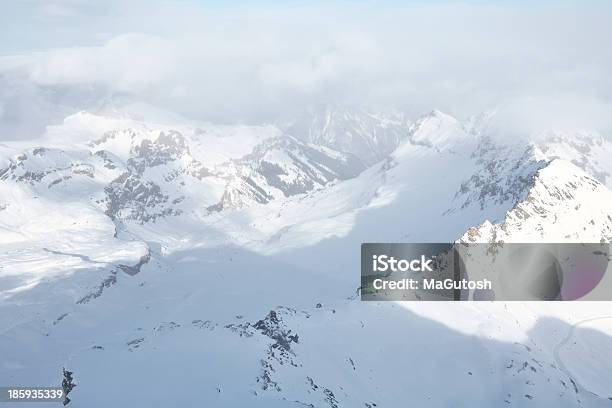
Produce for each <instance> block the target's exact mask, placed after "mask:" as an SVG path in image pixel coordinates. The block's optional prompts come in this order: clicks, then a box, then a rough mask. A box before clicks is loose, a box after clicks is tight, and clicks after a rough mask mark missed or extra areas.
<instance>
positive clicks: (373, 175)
mask: <svg viewBox="0 0 612 408" xmlns="http://www.w3.org/2000/svg"><path fill="white" fill-rule="evenodd" d="M145 116H146V115H138V114H135V113H134V112H132V111H128V110H126V111H120V110H118V111H112V112H111V111H105V112H98V113H87V112H80V113H77V114H74V115H72V116H69V117H67V118H66V119H65V120H64V122H63V123H62V124H60V125H57V126H50V127H48V128H47V132H46V134H45V135H43V136H42V137H40V138H37V139H32V140H28V141H18V142H5V143H2V144H0V246H1V248H2V249H1V250H0V333H1V334H2V336H0V350H2V355H3V356H5V357H4V360H3V361H2V362H0V378H2V379H4V381H3V382H4V383H6V384H15V385H19V384H41V385H42V384H45V385H51V384H55V383H59V382H60V381H61V379H62V368H66V369H68V370H70V371H71V372H73V376H74V381H75V383H76V384H77V386H76V387H75V388H74V389H73V390H72V391H71V394H70V397H71V399H72V402H71V404H74V406H87V407H98V406H99V407H110V406H116V407H122V406H196V403H195V401H201V402H202V403H204V404H205V405H206V404H208V405H210V406H262V407H299V406H310V407H332V408H338V407H358V406H360V407H369V408H372V407H394V406H399V405H400V402H401V405H402V406H404V405H407V406H413V405H414V406H440V407H442V406H449V401H455V402H456V403H457V404H456V405H457V406H530V404H534V406H535V405H538V406H568V407H570V406H571V407H575V406H585V407H587V406H609V404H610V399H611V398H612V392H611V391H610V389H609V380H610V376H609V374H605V375H604V374H602V373H609V372H611V371H606V370H607V369H610V370H612V366H611V365H610V363H609V362H610V361H612V354H611V353H612V346H611V344H610V337H605V338H604V337H601V338H600V337H597V336H598V334H597V333H600V332H602V331H606V330H608V331H609V328H610V326H609V324H610V323H609V322H610V320H605V316H604V317H602V316H600V314H601V313H598V309H599V306H598V305H593V304H574V305H572V306H570V305H557V307H552V306H550V307H549V306H542V305H538V304H523V303H521V304H519V303H511V304H501V303H495V304H492V303H477V304H469V305H463V304H461V305H459V304H431V303H429V304H408V305H406V304H400V303H392V302H388V303H382V304H381V303H367V304H366V303H360V302H359V300H358V298H357V297H356V294H358V287H359V261H360V258H359V245H360V243H362V242H454V241H456V240H463V241H469V242H488V243H494V242H500V241H502V242H513V241H514V242H541V241H547V242H600V241H601V242H612V191H611V189H612V176H611V175H612V142H611V141H610V139H609V138H607V137H605V136H604V135H602V134H600V133H599V132H597V131H594V130H572V129H567V130H562V131H560V130H555V131H550V132H547V133H544V134H536V135H522V136H521V137H516V136H515V135H512V136H510V135H505V134H500V133H499V131H498V130H497V131H495V132H496V133H493V131H492V130H491V129H493V128H492V127H490V126H488V123H489V122H490V121H492V120H494V118H495V114H494V113H487V114H483V115H480V116H478V117H474V118H472V119H470V120H468V121H465V122H464V121H461V120H458V119H456V118H453V117H452V116H450V115H447V114H445V113H442V112H439V111H433V112H431V113H430V114H428V115H426V116H424V117H421V118H418V119H417V120H414V121H412V120H408V119H407V118H406V117H405V116H404V115H401V114H380V113H370V112H366V111H363V110H358V109H346V108H337V109H324V110H322V111H321V112H318V113H309V114H306V115H304V116H303V117H301V118H298V119H297V120H295V122H294V123H291V124H289V125H284V126H275V125H258V126H256V125H253V126H247V125H213V124H206V123H193V122H191V121H187V120H182V119H181V118H180V117H177V116H174V115H171V114H167V115H162V116H158V118H157V119H155V118H151V117H145ZM544 309H545V311H543V310H544ZM543 316H549V317H548V318H543ZM594 317H598V318H599V320H597V319H594V320H593V321H592V323H591V325H592V327H591V328H590V329H588V328H581V327H578V326H572V327H571V328H570V325H572V324H577V325H579V324H580V325H581V324H582V322H583V321H584V322H587V321H589V319H593V318H594ZM597 324H600V325H601V326H597V327H596V325H597ZM589 330H590V331H589ZM597 330H599V332H597ZM568 336H569V337H568ZM572 336H574V337H572ZM570 338H571V341H570V340H568V339H570ZM589 350H591V351H589ZM606 353H607V354H606ZM594 366H597V367H596V368H592V367H594ZM606 381H607V382H606ZM165 389H172V390H182V391H181V393H178V394H177V393H175V392H172V393H166V392H164V390H165ZM536 403H537V404H536ZM139 404H140V405H139ZM606 404H608V405H606ZM451 405H452V404H451Z"/></svg>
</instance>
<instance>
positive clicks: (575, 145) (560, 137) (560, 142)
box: [536, 130, 612, 188]
mask: <svg viewBox="0 0 612 408" xmlns="http://www.w3.org/2000/svg"><path fill="white" fill-rule="evenodd" d="M536 140H537V142H536V143H537V145H538V146H539V147H540V149H541V151H542V153H543V154H544V155H545V156H546V157H548V158H549V159H554V158H561V159H563V160H567V161H570V162H572V163H573V164H575V165H576V166H578V167H580V168H581V169H582V170H584V171H585V172H587V173H588V174H590V175H592V176H593V177H594V178H596V179H597V180H598V181H599V182H601V183H602V184H604V185H606V186H608V188H612V177H611V175H612V160H610V157H612V142H611V141H610V139H606V138H604V137H603V135H601V134H600V133H598V132H593V131H585V130H578V131H571V132H570V131H566V132H560V131H554V132H548V133H546V134H544V135H539V137H538V138H537V139H536Z"/></svg>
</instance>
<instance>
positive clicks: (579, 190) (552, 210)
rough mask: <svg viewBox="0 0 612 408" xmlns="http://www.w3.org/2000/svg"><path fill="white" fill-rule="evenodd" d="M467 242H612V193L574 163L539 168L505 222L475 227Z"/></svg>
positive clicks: (467, 235)
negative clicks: (522, 198)
mask: <svg viewBox="0 0 612 408" xmlns="http://www.w3.org/2000/svg"><path fill="white" fill-rule="evenodd" d="M461 240H463V241H466V242H612V191H610V190H609V189H608V188H606V186H604V185H603V184H601V183H600V182H599V181H597V180H596V179H595V178H594V177H593V176H590V175H588V174H586V173H585V172H584V171H582V170H581V169H580V168H578V167H577V166H575V165H574V164H572V163H570V162H567V161H564V160H560V159H555V160H553V161H552V162H550V163H549V164H548V165H546V166H545V167H544V168H542V169H541V170H539V171H538V172H537V174H536V176H535V177H534V180H533V185H532V186H531V188H529V189H528V190H527V195H526V197H525V199H524V200H521V201H520V202H519V203H517V205H516V206H515V207H514V208H512V210H510V211H509V212H508V213H507V214H506V216H505V218H504V219H503V221H501V222H499V223H496V224H492V223H490V222H485V223H483V224H482V225H480V226H478V227H474V228H471V229H470V230H469V231H468V232H467V233H466V234H465V235H464V236H463V237H462V238H461Z"/></svg>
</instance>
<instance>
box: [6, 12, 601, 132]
mask: <svg viewBox="0 0 612 408" xmlns="http://www.w3.org/2000/svg"><path fill="white" fill-rule="evenodd" d="M52 4H53V6H52V7H51V11H53V7H55V9H56V11H57V10H63V11H62V13H57V12H56V13H49V12H48V10H47V13H48V14H50V16H48V19H49V20H48V21H47V24H46V25H43V26H42V27H43V28H40V29H39V31H38V32H34V33H33V34H32V35H34V37H35V38H38V37H43V36H44V37H45V43H46V44H53V41H54V39H53V36H54V34H53V32H52V31H51V29H50V27H55V26H56V25H57V24H59V23H58V22H57V19H58V18H60V19H62V22H63V24H66V23H69V22H71V21H72V17H71V16H72V15H76V14H78V15H79V18H78V24H75V28H74V29H72V28H71V29H70V30H71V31H69V32H63V33H62V36H61V37H58V39H57V42H58V44H60V45H62V46H61V47H59V48H53V47H46V48H47V49H45V50H42V51H41V50H39V51H37V52H25V53H21V56H20V57H19V58H17V59H16V58H8V57H4V59H2V60H0V72H4V73H5V74H4V77H5V80H10V78H12V77H13V76H18V77H19V78H26V79H27V81H29V82H30V83H31V84H33V85H32V86H35V87H38V88H39V89H40V90H41V92H42V91H44V90H48V89H53V88H55V87H61V88H62V89H64V90H65V89H72V88H74V89H78V92H75V91H72V92H70V95H77V96H79V97H82V96H83V95H86V96H87V91H88V90H91V93H92V95H94V96H95V95H104V96H106V97H108V96H109V95H113V94H117V93H119V94H122V95H125V94H130V95H131V97H132V98H134V99H136V100H141V101H146V102H149V103H153V104H157V105H160V106H162V107H164V108H166V109H169V110H174V111H177V112H180V113H183V114H186V115H187V116H191V117H195V118H198V119H204V120H213V121H236V120H247V121H257V120H275V119H279V118H282V117H285V116H290V115H292V114H295V113H296V112H298V111H301V110H303V109H306V108H307V107H309V106H312V105H320V104H324V103H339V104H352V105H365V106H369V107H373V108H395V109H400V110H404V111H407V112H408V113H410V114H412V115H416V114H419V113H422V112H425V111H429V110H431V109H432V108H438V109H441V110H444V111H448V112H450V113H452V114H455V115H458V116H467V115H470V114H474V113H477V112H479V111H481V110H484V109H488V108H491V107H495V106H513V108H511V109H510V108H508V111H509V112H510V111H516V112H518V111H519V108H520V107H528V108H526V111H527V113H528V115H531V116H532V117H538V118H539V119H538V120H537V121H538V122H546V123H542V124H538V125H537V126H535V125H534V127H538V128H539V127H541V126H552V125H553V124H554V123H557V124H559V123H562V122H563V123H564V122H565V121H567V122H572V121H573V122H574V123H580V124H582V123H587V124H588V123H591V124H592V126H608V123H607V120H605V118H606V117H610V116H612V115H609V114H608V113H609V112H608V109H609V107H610V101H612V80H611V79H610V76H609V72H611V71H612V47H609V44H608V42H609V38H612V26H610V24H609V21H610V18H611V17H612V6H611V5H609V3H607V4H606V3H596V2H579V3H572V2H565V3H559V2H546V3H540V4H539V5H534V4H533V3H531V2H530V3H528V4H520V5H512V6H510V5H501V3H495V5H486V4H471V5H470V4H437V5H426V4H424V3H416V4H415V3H411V4H410V5H405V6H400V5H390V4H387V5H378V6H377V5H375V4H370V3H362V4H360V5H355V4H354V3H334V4H330V3H316V4H311V5H307V6H304V5H301V6H297V5H293V6H289V5H285V6H271V5H269V6H266V7H263V6H260V7H255V6H235V7H228V8H205V7H204V6H198V5H197V4H193V3H189V2H182V3H176V2H174V3H168V2H163V1H160V2H155V3H154V2H130V3H129V5H126V3H122V2H113V3H109V4H108V5H107V6H108V7H107V8H108V9H110V10H113V12H112V13H111V12H108V11H107V12H104V13H99V14H97V15H96V14H94V15H89V16H86V15H85V13H84V11H85V10H95V9H96V8H95V7H97V6H96V3H93V2H77V1H68V0H64V1H55V2H52ZM377 4H378V3H377ZM131 33H139V34H131ZM36 36H38V37H36ZM67 36H69V38H71V39H72V41H73V44H72V46H66V37H67ZM100 38H110V39H108V40H106V41H105V42H103V43H102V44H97V45H87V44H90V43H92V42H93V43H95V42H96V41H99V39H100ZM41 41H42V40H41ZM84 44H86V45H84ZM13 47H14V46H13ZM25 48H28V47H26V46H25V45H24V49H25ZM29 48H32V46H31V44H30V47H29ZM34 48H38V47H34ZM7 61H8V62H7ZM7 78H8V79H7ZM30 91H31V89H30ZM41 98H43V99H44V98H45V97H41ZM88 98H89V99H88V101H91V96H88ZM559 98H561V99H563V100H570V101H574V102H572V103H564V104H563V106H556V107H555V101H556V100H557V99H559ZM517 101H522V102H517ZM526 101H527V102H526ZM535 101H537V102H535ZM584 101H588V102H584ZM66 103H67V104H68V102H66ZM71 103H72V104H73V105H75V107H79V104H80V103H81V102H80V101H79V100H74V101H71ZM551 106H552V107H554V109H551ZM555 112H562V114H560V113H555ZM509 115H510V114H509ZM572 117H573V118H574V119H571V118H572ZM509 122H510V121H509ZM523 122H529V120H523ZM549 122H550V123H549ZM1 137H2V136H0V138H1Z"/></svg>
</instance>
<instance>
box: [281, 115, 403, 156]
mask: <svg viewBox="0 0 612 408" xmlns="http://www.w3.org/2000/svg"><path fill="white" fill-rule="evenodd" d="M406 127H407V120H406V118H405V117H403V115H399V114H376V113H369V112H367V111H365V110H363V109H349V108H346V107H327V108H326V109H323V110H320V111H315V112H311V113H308V114H304V115H303V116H302V117H301V118H299V119H298V120H296V121H295V122H294V123H292V124H291V125H290V126H289V127H288V129H287V132H288V133H290V134H292V135H294V136H295V137H297V138H299V139H301V140H304V141H306V142H309V143H314V144H317V145H321V146H326V147H329V148H331V149H335V150H338V151H341V152H347V153H351V154H353V155H355V156H356V157H358V158H359V159H361V160H362V161H363V162H364V163H366V164H368V165H371V164H374V163H376V162H378V161H380V160H383V159H384V158H386V157H387V156H388V155H389V154H390V153H391V152H392V151H393V150H395V148H397V146H398V145H399V144H400V142H401V141H402V139H404V138H405V137H406V133H407V132H406Z"/></svg>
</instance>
